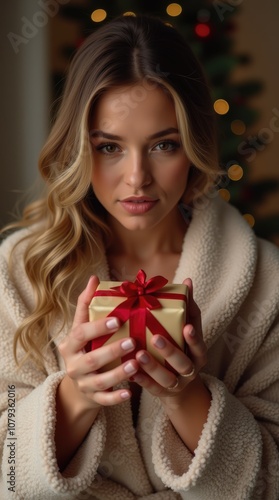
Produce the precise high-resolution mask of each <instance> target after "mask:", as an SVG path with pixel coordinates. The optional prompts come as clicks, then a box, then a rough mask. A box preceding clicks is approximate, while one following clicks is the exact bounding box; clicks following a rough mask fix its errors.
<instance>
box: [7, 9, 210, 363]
mask: <svg viewBox="0 0 279 500" xmlns="http://www.w3.org/2000/svg"><path fill="white" fill-rule="evenodd" d="M140 82H141V83H142V82H145V83H146V84H147V83H148V82H149V83H150V82H156V83H157V84H158V85H160V86H161V87H163V88H164V89H166V90H167V91H168V92H169V94H170V95H171V96H172V98H173V102H174V105H175V109H176V115H177V120H178V125H179V130H180V134H181V138H182V143H183V147H184V149H185V151H186V153H187V156H188V158H189V159H190V161H191V165H192V166H191V169H190V174H189V178H188V182H187V186H185V200H187V203H191V202H192V201H193V199H194V198H195V197H197V196H201V195H202V194H203V193H204V192H205V191H206V190H207V188H208V187H209V186H211V185H212V183H213V182H214V180H215V178H216V176H217V174H218V171H219V165H218V158H217V147H216V134H215V123H214V113H213V109H212V102H211V98H210V92H209V89H208V85H207V83H206V79H205V77H204V75H203V72H202V70H201V68H200V65H199V63H198V61H197V60H196V58H195V56H194V55H193V53H192V51H191V50H190V48H189V46H188V45H187V43H186V42H185V41H184V39H183V38H182V36H181V35H180V34H179V33H178V32H177V31H176V30H175V29H174V28H173V27H171V26H169V25H167V24H165V23H164V22H162V21H160V20H158V19H153V18H149V17H145V16H136V17H129V16H127V17H126V16H122V17H119V18H117V19H115V20H113V21H110V22H109V23H107V24H105V25H103V26H102V27H101V28H99V29H98V30H96V31H95V32H94V33H93V34H91V35H90V36H88V38H87V39H86V40H85V42H84V43H83V44H82V46H81V47H80V48H79V49H78V51H77V52H76V54H75V56H74V58H73V60H72V62H71V65H70V69H69V72H68V77H67V80H66V83H65V87H64V92H63V97H62V100H61V105H60V109H59V111H58V114H57V118H56V121H55V123H54V126H53V128H52V130H51V133H50V135H49V138H48V140H47V142H46V144H45V146H44V147H43V149H42V152H41V155H40V158H39V169H40V172H41V175H42V177H43V179H44V181H45V186H46V187H45V193H44V196H42V198H41V199H40V200H38V201H37V202H35V203H33V204H31V205H29V206H27V208H26V209H25V211H24V213H23V217H22V219H21V220H20V221H19V222H17V223H15V224H14V225H13V226H14V227H27V226H32V231H30V235H29V236H28V244H27V249H26V251H25V254H24V265H25V269H26V272H27V276H28V278H29V280H30V282H31V284H32V286H33V289H34V296H35V308H34V310H33V311H32V312H31V314H30V316H28V317H27V318H26V320H25V321H24V322H23V323H22V325H21V326H20V327H19V329H18V331H17V332H16V336H15V344H14V353H15V357H16V353H17V347H18V346H19V345H20V346H21V348H23V349H24V351H25V352H26V357H28V356H31V357H32V358H33V359H34V360H35V361H36V362H37V363H38V364H40V365H42V364H43V356H42V352H43V348H44V347H45V346H46V345H47V344H48V343H49V342H50V338H49V329H50V325H51V323H52V321H53V319H54V318H56V317H57V316H61V317H62V318H63V320H64V321H63V324H64V325H65V324H66V323H68V321H70V320H71V318H72V316H73V311H74V307H75V305H74V304H75V300H76V297H77V294H78V293H79V292H80V291H81V286H82V284H84V277H85V276H88V274H89V272H90V265H92V267H93V268H95V269H96V266H97V264H98V262H99V260H100V258H101V255H102V253H103V252H104V251H105V242H106V238H107V236H108V234H109V228H108V227H107V225H106V220H105V213H104V209H103V208H102V207H101V206H100V204H99V203H98V202H97V201H96V199H94V196H93V192H92V187H91V177H92V168H94V165H93V161H92V154H91V147H90V137H89V121H90V116H92V113H94V104H95V103H96V102H97V100H98V98H99V97H100V96H101V95H102V94H103V93H104V92H106V91H108V90H110V89H113V88H115V87H119V86H122V85H129V84H135V83H138V84H139V83H140ZM16 359H17V357H16Z"/></svg>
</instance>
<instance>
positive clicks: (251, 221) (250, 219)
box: [243, 214, 256, 227]
mask: <svg viewBox="0 0 279 500" xmlns="http://www.w3.org/2000/svg"><path fill="white" fill-rule="evenodd" d="M243 218H244V219H245V220H246V221H247V222H248V224H249V226H251V227H253V226H254V225H255V222H256V221H255V219H254V217H253V215H251V214H244V215H243Z"/></svg>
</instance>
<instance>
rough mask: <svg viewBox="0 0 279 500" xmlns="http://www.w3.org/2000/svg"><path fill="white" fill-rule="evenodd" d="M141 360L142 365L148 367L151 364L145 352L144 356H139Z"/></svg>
mask: <svg viewBox="0 0 279 500" xmlns="http://www.w3.org/2000/svg"><path fill="white" fill-rule="evenodd" d="M139 360H140V363H142V364H143V365H146V364H147V363H148V362H149V356H148V355H147V354H145V352H144V353H143V354H141V355H140V356H139Z"/></svg>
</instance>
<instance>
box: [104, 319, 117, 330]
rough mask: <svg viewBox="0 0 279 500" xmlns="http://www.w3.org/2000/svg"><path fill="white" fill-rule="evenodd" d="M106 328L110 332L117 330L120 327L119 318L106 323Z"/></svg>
mask: <svg viewBox="0 0 279 500" xmlns="http://www.w3.org/2000/svg"><path fill="white" fill-rule="evenodd" d="M106 327H107V328H108V330H117V328H118V327H119V321H118V319H117V318H109V319H108V320H107V322H106Z"/></svg>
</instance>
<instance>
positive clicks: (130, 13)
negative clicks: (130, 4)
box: [123, 10, 136, 17]
mask: <svg viewBox="0 0 279 500" xmlns="http://www.w3.org/2000/svg"><path fill="white" fill-rule="evenodd" d="M123 16H133V17H136V13H135V12H132V11H130V10H129V11H127V12H124V14H123Z"/></svg>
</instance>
